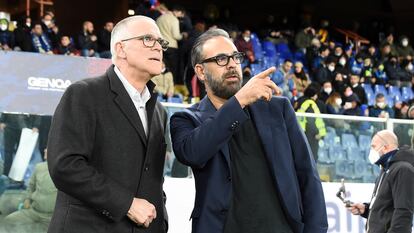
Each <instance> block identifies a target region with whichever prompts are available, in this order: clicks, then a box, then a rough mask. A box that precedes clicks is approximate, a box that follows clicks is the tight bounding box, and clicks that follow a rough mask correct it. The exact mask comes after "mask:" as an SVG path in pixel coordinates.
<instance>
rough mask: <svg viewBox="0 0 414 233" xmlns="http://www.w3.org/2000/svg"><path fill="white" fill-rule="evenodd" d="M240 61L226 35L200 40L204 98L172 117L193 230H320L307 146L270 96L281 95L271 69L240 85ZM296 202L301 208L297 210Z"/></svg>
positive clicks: (322, 219)
mask: <svg viewBox="0 0 414 233" xmlns="http://www.w3.org/2000/svg"><path fill="white" fill-rule="evenodd" d="M242 59H243V57H242V56H240V54H238V53H237V48H236V46H235V45H234V44H233V43H232V41H231V39H230V37H229V35H228V34H227V33H226V32H225V31H224V30H220V29H215V30H209V31H207V32H206V33H205V34H203V35H201V36H200V37H199V38H198V40H197V42H196V43H195V45H194V47H193V50H192V63H193V64H194V69H195V71H196V73H197V76H198V77H199V78H200V79H202V80H203V81H204V82H205V84H206V89H207V97H206V98H204V99H203V100H202V101H201V102H200V103H199V104H197V105H195V106H192V107H190V108H189V109H187V110H186V111H182V112H176V113H175V114H174V115H173V116H172V117H171V121H170V122H171V123H170V125H171V135H172V141H173V148H174V152H175V155H176V156H177V158H178V159H179V160H180V161H181V162H183V163H185V164H186V165H190V166H191V167H192V170H193V172H194V177H195V182H196V202H195V206H194V212H193V214H192V216H193V218H194V219H196V220H194V221H193V225H192V231H193V232H194V233H199V232H209V233H222V232H224V233H227V232H301V231H303V229H306V230H305V231H308V232H312V233H322V232H326V231H327V220H326V218H327V217H326V209H325V208H326V207H325V201H324V198H323V194H322V187H321V184H320V181H319V176H318V174H317V172H316V169H315V164H314V161H313V159H312V157H311V152H310V149H309V146H308V145H307V143H306V139H305V137H304V136H303V132H302V131H301V129H300V126H299V125H298V123H297V121H296V117H295V114H294V111H293V109H292V108H291V105H290V103H289V101H288V100H287V99H286V98H272V92H273V91H274V92H278V91H279V90H278V88H277V86H276V85H275V84H274V83H273V82H271V81H270V80H269V79H268V78H267V77H268V76H269V75H270V73H271V72H274V70H275V68H274V67H272V68H269V69H268V70H266V71H264V72H261V73H259V74H258V75H256V76H255V77H253V78H251V79H250V80H249V82H248V83H246V85H245V86H243V87H241V65H240V63H241V62H242ZM262 99H265V100H267V101H263V100H262ZM273 110H275V111H273ZM265 122H266V123H265ZM264 123H265V124H264ZM276 125H279V126H282V127H283V128H284V127H286V128H287V129H288V130H286V131H284V130H283V131H279V130H276V128H277V127H276ZM228 127H230V128H228ZM275 127H276V128H275ZM266 131H267V132H269V134H267V133H266V134H264V133H265V132H266ZM272 135H273V136H272ZM273 137H274V138H285V140H275V139H272V138H273ZM268 143H270V144H273V145H272V146H271V147H268V146H266V145H268ZM275 143H276V144H275ZM263 145H265V146H263ZM279 155H283V159H282V157H280V159H276V158H278V157H279ZM266 158H268V159H266ZM295 168H296V169H298V168H301V169H300V170H301V172H299V170H297V171H292V170H291V169H294V170H295ZM230 171H231V172H230ZM276 171H277V172H276ZM295 173H296V174H295ZM223 179H224V180H225V182H223V181H224V180H223ZM276 181H277V182H276ZM281 187H284V188H281ZM258 190H260V191H259V192H258ZM305 193H312V194H311V195H306V194H305ZM299 197H301V200H302V201H299V200H300V198H299ZM300 202H302V203H307V204H306V205H303V208H301V207H300ZM289 203H290V204H289ZM283 206H289V207H288V208H289V211H287V209H286V208H284V207H283Z"/></svg>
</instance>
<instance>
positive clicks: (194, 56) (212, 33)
mask: <svg viewBox="0 0 414 233" xmlns="http://www.w3.org/2000/svg"><path fill="white" fill-rule="evenodd" d="M218 36H222V37H226V38H229V39H230V36H229V34H228V33H227V32H226V31H224V30H223V29H219V28H214V29H209V30H208V31H206V32H204V33H203V34H201V35H200V36H199V37H198V38H197V40H196V41H195V43H194V45H193V48H192V49H191V65H192V66H193V67H194V66H195V65H196V64H199V63H200V62H201V61H202V60H203V54H202V53H203V46H204V44H205V43H206V42H207V41H208V40H210V39H212V38H214V37H218Z"/></svg>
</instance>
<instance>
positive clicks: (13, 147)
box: [3, 126, 22, 176]
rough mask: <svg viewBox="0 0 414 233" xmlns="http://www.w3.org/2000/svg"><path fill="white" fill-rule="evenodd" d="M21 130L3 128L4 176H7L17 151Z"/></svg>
mask: <svg viewBox="0 0 414 233" xmlns="http://www.w3.org/2000/svg"><path fill="white" fill-rule="evenodd" d="M21 132H22V130H21V129H16V128H10V127H7V126H6V128H4V170H3V174H4V175H5V176H8V175H9V172H10V168H11V165H12V163H13V155H14V154H15V153H16V151H17V147H18V146H19V142H20V135H21Z"/></svg>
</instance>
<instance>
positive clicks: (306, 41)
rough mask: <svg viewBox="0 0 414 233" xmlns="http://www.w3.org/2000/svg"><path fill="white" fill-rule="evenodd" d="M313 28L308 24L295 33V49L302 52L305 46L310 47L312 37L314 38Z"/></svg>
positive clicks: (304, 50)
mask: <svg viewBox="0 0 414 233" xmlns="http://www.w3.org/2000/svg"><path fill="white" fill-rule="evenodd" d="M315 37H316V35H315V29H314V28H312V27H311V26H310V25H307V26H305V27H303V28H302V29H301V30H299V32H298V33H296V36H295V46H296V49H298V50H299V51H301V52H302V53H305V52H306V48H308V47H310V46H311V45H312V44H311V42H312V39H313V38H315Z"/></svg>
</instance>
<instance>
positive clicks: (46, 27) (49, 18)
mask: <svg viewBox="0 0 414 233" xmlns="http://www.w3.org/2000/svg"><path fill="white" fill-rule="evenodd" d="M41 23H42V30H43V33H45V34H46V35H47V37H48V38H49V40H50V42H51V45H52V49H55V48H56V47H57V46H58V44H59V39H60V37H61V36H60V34H59V27H58V26H57V25H56V24H55V19H54V14H53V13H52V12H46V14H45V15H44V16H43V18H42V22H41Z"/></svg>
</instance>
